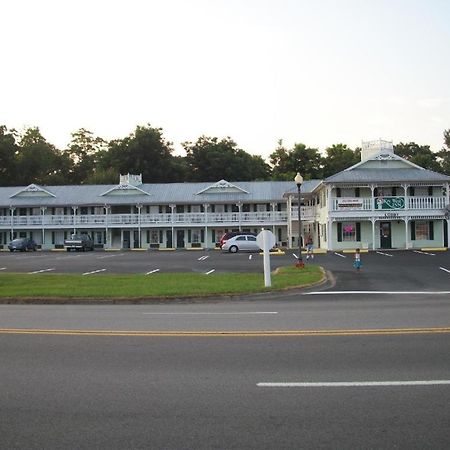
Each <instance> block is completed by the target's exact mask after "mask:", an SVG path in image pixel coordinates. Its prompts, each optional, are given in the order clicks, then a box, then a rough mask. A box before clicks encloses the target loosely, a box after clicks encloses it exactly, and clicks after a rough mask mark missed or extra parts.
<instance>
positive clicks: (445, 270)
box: [0, 267, 450, 273]
mask: <svg viewBox="0 0 450 450" xmlns="http://www.w3.org/2000/svg"><path fill="white" fill-rule="evenodd" d="M439 269H441V270H443V271H444V272H448V273H450V270H448V269H446V268H445V267H439ZM0 270H3V269H0Z"/></svg>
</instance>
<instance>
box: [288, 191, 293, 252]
mask: <svg viewBox="0 0 450 450" xmlns="http://www.w3.org/2000/svg"><path fill="white" fill-rule="evenodd" d="M287 240H288V242H287V246H288V248H289V249H291V248H292V197H291V196H290V195H289V196H288V199H287Z"/></svg>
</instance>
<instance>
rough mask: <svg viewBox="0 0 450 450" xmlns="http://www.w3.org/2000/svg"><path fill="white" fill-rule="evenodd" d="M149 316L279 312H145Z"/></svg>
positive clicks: (236, 314) (238, 314)
mask: <svg viewBox="0 0 450 450" xmlns="http://www.w3.org/2000/svg"><path fill="white" fill-rule="evenodd" d="M142 314H145V315H147V316H197V315H199V316H230V315H233V316H249V315H258V314H278V312H277V311H247V312H245V311H243V312H242V311H241V312H145V313H142Z"/></svg>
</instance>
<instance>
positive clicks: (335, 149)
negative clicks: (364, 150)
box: [322, 144, 361, 178]
mask: <svg viewBox="0 0 450 450" xmlns="http://www.w3.org/2000/svg"><path fill="white" fill-rule="evenodd" d="M360 160H361V151H360V150H359V149H357V150H355V151H353V150H352V149H351V148H348V147H347V146H346V145H345V144H335V145H332V146H331V147H328V148H326V149H325V156H324V157H323V158H322V166H323V176H324V178H327V177H329V176H331V175H334V174H336V173H338V172H341V171H342V170H345V169H347V168H348V167H351V166H353V165H355V164H357V163H358V162H359V161H360Z"/></svg>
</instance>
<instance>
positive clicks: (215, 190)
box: [196, 180, 248, 195]
mask: <svg viewBox="0 0 450 450" xmlns="http://www.w3.org/2000/svg"><path fill="white" fill-rule="evenodd" d="M200 194H248V192H247V191H246V190H245V189H242V188H240V187H238V186H235V185H234V184H231V183H229V182H228V181H226V180H220V181H218V182H217V183H214V184H212V185H211V186H208V187H207V188H205V189H202V190H201V191H199V192H197V194H196V195H200Z"/></svg>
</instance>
